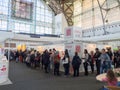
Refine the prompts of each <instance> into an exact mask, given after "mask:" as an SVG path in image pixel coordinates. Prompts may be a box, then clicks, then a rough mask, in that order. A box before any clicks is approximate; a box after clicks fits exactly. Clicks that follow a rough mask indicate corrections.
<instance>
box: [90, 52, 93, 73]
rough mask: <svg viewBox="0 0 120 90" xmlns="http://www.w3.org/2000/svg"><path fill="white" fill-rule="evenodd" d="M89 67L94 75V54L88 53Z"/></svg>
mask: <svg viewBox="0 0 120 90" xmlns="http://www.w3.org/2000/svg"><path fill="white" fill-rule="evenodd" d="M90 58H91V59H90V67H91V72H92V73H94V52H93V51H91V52H90Z"/></svg>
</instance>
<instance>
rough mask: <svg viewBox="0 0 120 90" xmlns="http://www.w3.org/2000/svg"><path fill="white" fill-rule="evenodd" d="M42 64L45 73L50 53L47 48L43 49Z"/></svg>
mask: <svg viewBox="0 0 120 90" xmlns="http://www.w3.org/2000/svg"><path fill="white" fill-rule="evenodd" d="M43 64H44V69H45V73H48V66H49V64H50V55H49V53H48V51H47V50H45V52H44V54H43Z"/></svg>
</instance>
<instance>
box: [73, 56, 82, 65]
mask: <svg viewBox="0 0 120 90" xmlns="http://www.w3.org/2000/svg"><path fill="white" fill-rule="evenodd" d="M81 62H82V60H81V59H80V57H79V56H74V57H73V60H72V66H73V67H79V66H80V64H81Z"/></svg>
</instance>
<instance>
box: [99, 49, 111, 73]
mask: <svg viewBox="0 0 120 90" xmlns="http://www.w3.org/2000/svg"><path fill="white" fill-rule="evenodd" d="M99 58H100V60H101V65H100V73H101V74H102V73H106V72H107V71H108V69H109V63H108V62H110V57H109V56H108V54H107V53H106V52H105V49H102V54H101V55H100V57H99Z"/></svg>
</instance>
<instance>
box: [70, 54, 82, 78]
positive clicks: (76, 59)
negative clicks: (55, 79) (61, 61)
mask: <svg viewBox="0 0 120 90" xmlns="http://www.w3.org/2000/svg"><path fill="white" fill-rule="evenodd" d="M80 64H81V59H80V57H79V56H78V53H77V52H75V56H74V57H73V60H72V66H73V70H74V75H73V76H74V77H76V76H79V68H80Z"/></svg>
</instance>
